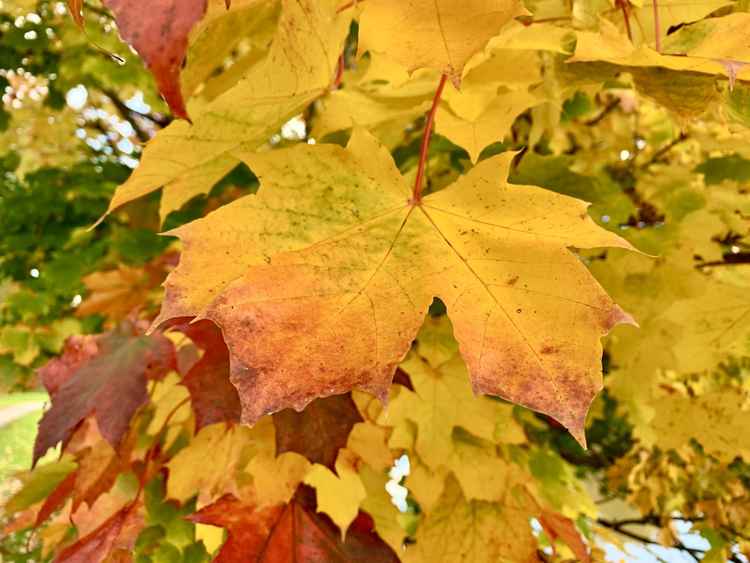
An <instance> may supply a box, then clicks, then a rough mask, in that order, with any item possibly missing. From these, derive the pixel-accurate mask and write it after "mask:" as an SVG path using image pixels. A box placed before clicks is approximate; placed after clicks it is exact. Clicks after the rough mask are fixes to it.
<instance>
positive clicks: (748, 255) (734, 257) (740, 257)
mask: <svg viewBox="0 0 750 563" xmlns="http://www.w3.org/2000/svg"><path fill="white" fill-rule="evenodd" d="M739 264H750V252H738V253H737V254H733V253H727V254H725V255H724V256H723V259H722V260H714V261H712V262H701V263H700V264H697V265H696V266H695V267H696V268H698V269H699V270H702V269H703V268H713V267H714V266H737V265H739Z"/></svg>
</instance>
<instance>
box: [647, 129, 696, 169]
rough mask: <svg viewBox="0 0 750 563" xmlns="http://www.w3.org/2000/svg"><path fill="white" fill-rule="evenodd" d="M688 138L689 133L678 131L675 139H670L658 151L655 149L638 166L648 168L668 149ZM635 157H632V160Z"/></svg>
mask: <svg viewBox="0 0 750 563" xmlns="http://www.w3.org/2000/svg"><path fill="white" fill-rule="evenodd" d="M688 138H689V135H688V134H687V133H685V132H684V131H683V132H681V133H680V135H679V136H678V137H677V138H676V139H672V140H671V141H670V142H669V143H667V144H666V145H664V146H663V147H662V148H660V149H659V150H658V151H656V152H655V153H654V154H653V155H652V156H651V158H650V159H649V160H648V162H645V163H644V164H642V165H641V166H640V167H641V168H642V169H643V168H648V167H649V166H651V165H652V164H654V163H656V162H657V161H658V160H659V159H661V157H663V156H664V155H665V154H667V153H668V152H669V151H671V150H672V149H673V148H674V147H675V146H677V145H679V144H680V143H682V142H683V141H685V140H687V139H688ZM634 161H635V159H633V162H634Z"/></svg>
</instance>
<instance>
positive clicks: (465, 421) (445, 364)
mask: <svg viewBox="0 0 750 563" xmlns="http://www.w3.org/2000/svg"><path fill="white" fill-rule="evenodd" d="M417 346H418V347H417V350H418V353H412V354H410V355H409V356H408V358H407V359H406V361H404V362H403V363H402V364H401V368H402V369H403V370H404V371H405V372H406V373H408V374H409V378H410V380H411V383H412V385H413V387H414V391H410V390H409V389H407V388H405V387H398V391H397V392H396V393H394V396H393V397H392V398H391V400H390V404H389V405H388V409H387V410H384V411H383V412H382V413H381V415H380V417H379V418H378V422H379V423H380V424H382V425H384V426H391V427H394V428H398V427H401V426H402V425H403V424H404V423H405V421H406V420H409V421H411V422H413V423H414V424H416V425H417V429H418V430H417V436H416V441H415V444H414V451H415V452H416V453H417V454H418V455H419V456H420V458H421V459H422V460H423V461H424V462H425V463H426V464H427V465H428V466H430V467H431V468H432V469H433V470H438V469H439V468H440V467H442V466H444V465H447V466H449V467H451V468H453V467H458V466H460V465H461V464H460V462H459V461H458V458H460V457H461V456H462V453H464V452H465V450H467V449H471V447H470V446H471V444H470V443H471V441H472V438H471V437H468V436H464V437H463V438H461V437H459V438H458V439H456V436H455V435H454V434H455V433H454V430H455V429H457V428H462V429H464V430H466V431H468V432H471V433H472V434H473V435H474V436H476V437H478V439H481V440H486V441H491V442H493V443H494V442H499V441H502V442H504V443H510V444H514V443H521V442H524V441H525V436H524V434H523V431H522V430H521V428H520V426H519V425H518V424H517V423H516V422H515V421H514V420H513V417H512V409H513V407H512V405H509V404H507V403H501V402H498V401H494V400H492V399H490V398H488V397H476V396H475V395H474V393H472V390H471V386H470V385H469V378H468V377H467V375H468V373H467V369H466V365H465V364H464V362H463V360H462V359H461V357H460V356H459V355H458V345H457V343H456V341H455V340H454V339H453V335H452V331H451V325H450V323H449V322H448V320H447V319H445V318H443V319H442V320H440V321H435V320H428V321H427V322H426V323H425V326H424V327H423V329H422V331H421V332H420V334H419V336H418V337H417ZM399 434H400V433H399V432H396V433H395V435H396V440H398V437H399ZM391 446H394V447H395V444H394V443H391ZM480 449H481V448H480ZM483 485H484V484H483Z"/></svg>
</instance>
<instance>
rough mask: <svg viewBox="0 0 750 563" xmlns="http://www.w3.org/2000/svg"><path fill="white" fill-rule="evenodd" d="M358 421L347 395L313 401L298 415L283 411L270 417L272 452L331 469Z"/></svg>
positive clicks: (358, 417) (290, 411) (350, 399)
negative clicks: (273, 436)
mask: <svg viewBox="0 0 750 563" xmlns="http://www.w3.org/2000/svg"><path fill="white" fill-rule="evenodd" d="M361 421H362V417H361V416H360V415H359V412H357V407H356V405H355V404H354V402H353V401H352V398H351V396H349V395H335V396H333V397H326V398H324V399H317V400H315V401H313V402H312V403H310V404H309V405H308V406H307V408H305V410H303V411H302V412H295V411H294V410H292V409H285V410H282V411H279V412H277V413H275V414H274V415H273V422H274V426H275V427H276V453H277V454H281V453H283V452H297V453H299V454H302V455H303V456H305V457H306V458H307V459H308V460H310V461H311V462H312V463H318V464H320V465H323V466H325V467H328V468H329V469H334V466H335V463H336V457H337V456H338V453H339V450H340V449H341V448H344V447H345V446H346V444H347V440H348V438H349V434H350V433H351V431H352V428H353V427H354V425H355V424H357V423H358V422H361Z"/></svg>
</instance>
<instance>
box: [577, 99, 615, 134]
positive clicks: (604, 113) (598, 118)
mask: <svg viewBox="0 0 750 563" xmlns="http://www.w3.org/2000/svg"><path fill="white" fill-rule="evenodd" d="M619 105H620V100H619V99H617V98H615V99H614V100H612V101H611V102H609V103H608V104H607V105H606V106H605V107H604V109H603V110H602V111H601V112H600V113H599V115H597V116H595V117H592V118H591V119H589V120H588V121H584V122H583V124H584V125H588V126H589V127H591V126H594V125H596V124H597V123H599V122H600V121H601V120H602V119H604V118H605V117H607V116H608V115H609V114H610V113H612V112H613V111H614V110H615V109H617V107H618V106H619Z"/></svg>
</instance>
